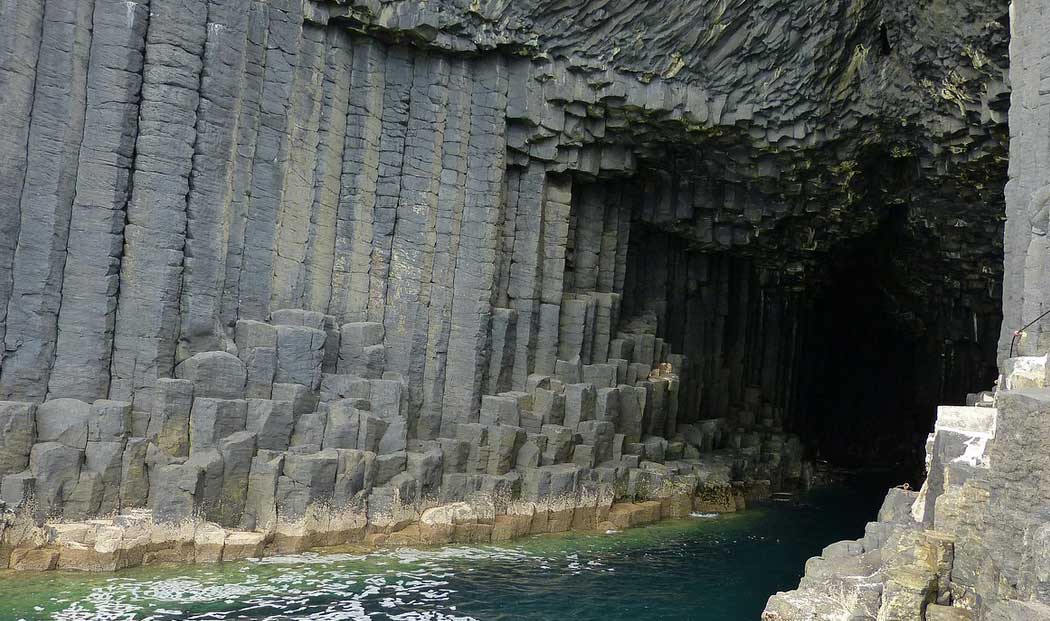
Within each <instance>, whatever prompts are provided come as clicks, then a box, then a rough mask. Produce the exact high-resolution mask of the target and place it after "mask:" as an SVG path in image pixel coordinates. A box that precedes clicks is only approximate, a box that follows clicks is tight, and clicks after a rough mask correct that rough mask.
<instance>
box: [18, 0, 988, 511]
mask: <svg viewBox="0 0 1050 621" xmlns="http://www.w3.org/2000/svg"><path fill="white" fill-rule="evenodd" d="M570 5H571V6H570ZM665 5H666V3H663V2H656V1H654V0H629V1H624V2H618V3H605V2H580V3H568V4H565V3H551V2H541V1H538V0H537V1H532V0H530V1H526V2H513V3H508V2H497V1H492V2H473V3H466V2H461V1H459V0H447V1H443V2H429V3H420V2H414V1H406V0H390V1H387V0H351V1H347V0H338V1H336V0H332V1H321V0H149V1H148V2H147V1H145V0H139V1H136V2H123V1H120V2H117V1H116V0H88V1H83V0H78V1H73V0H48V1H46V2H45V1H44V0H12V1H9V2H5V3H3V4H2V6H0V86H2V89H3V92H4V96H3V98H2V100H0V112H2V114H0V139H2V140H0V143H3V146H0V149H2V151H0V156H2V157H0V341H2V342H3V351H2V357H0V399H3V400H4V401H3V403H4V404H5V405H4V406H3V409H4V412H5V416H6V419H7V422H6V423H5V425H7V427H5V428H7V429H10V433H7V434H5V437H4V442H5V445H4V446H5V449H4V453H3V454H0V460H2V461H0V463H2V465H3V471H2V474H3V490H2V495H3V499H4V501H5V503H7V505H8V506H9V507H12V508H17V507H21V508H24V509H26V510H30V513H32V514H33V517H35V518H38V519H44V518H56V517H59V518H66V519H77V520H79V519H83V518H85V517H91V516H93V515H98V514H111V513H113V512H115V511H123V510H126V509H130V508H139V507H144V506H149V507H150V508H152V510H153V515H154V518H155V519H157V520H158V521H180V520H181V521H184V520H189V519H192V518H195V517H203V518H205V519H208V520H212V521H214V522H217V523H219V524H220V525H221V526H222V527H225V528H235V527H236V528H244V529H249V530H250V529H253V528H257V529H261V530H265V531H267V532H272V529H273V528H276V526H274V525H275V524H279V523H284V522H287V521H288V520H293V521H294V520H296V519H299V518H301V517H302V515H304V514H305V513H307V512H308V511H307V509H308V508H310V507H318V506H330V505H333V504H334V505H336V508H337V509H344V508H346V507H349V506H353V507H355V508H356V509H360V510H361V511H364V513H365V515H366V516H368V515H369V514H370V513H375V514H376V515H378V513H376V512H377V511H379V512H380V513H382V511H386V510H387V509H375V508H376V507H380V508H382V507H386V506H387V505H390V504H391V503H393V504H395V505H398V506H401V505H405V506H407V507H408V508H409V509H408V510H409V511H410V512H411V511H416V512H418V511H421V510H423V509H424V508H425V507H426V503H428V502H436V501H437V500H442V501H456V500H460V499H462V498H464V497H465V496H468V495H469V494H471V493H484V494H488V495H490V496H492V495H495V496H500V495H505V494H510V495H511V496H513V497H515V498H520V497H529V493H532V495H533V496H535V497H539V496H542V497H543V498H552V497H558V498H561V497H563V496H565V497H571V498H573V499H574V500H573V502H575V499H578V498H579V497H581V494H582V495H583V496H585V497H587V498H592V497H597V496H596V494H595V493H592V492H593V490H591V489H590V487H588V486H591V485H592V484H599V483H600V486H604V487H602V489H604V490H606V491H608V492H609V493H608V494H606V493H604V492H603V497H604V496H610V494H611V496H610V497H615V498H619V499H646V498H650V497H651V496H652V495H653V493H655V492H651V490H650V488H649V487H647V486H646V485H642V486H641V488H639V487H638V486H637V485H635V486H634V487H630V485H631V481H635V483H637V482H638V481H639V480H645V481H648V479H649V477H650V476H651V473H652V472H657V474H658V475H659V476H660V477H664V476H665V475H666V476H668V477H669V476H672V475H673V476H678V475H684V476H689V475H690V474H691V473H695V472H704V471H705V470H704V469H705V468H706V467H707V465H706V463H705V461H704V460H703V459H701V457H704V454H707V453H710V456H708V458H709V459H711V460H713V461H714V463H716V464H717V465H718V468H717V470H718V474H717V476H712V477H711V481H713V483H712V485H714V487H715V488H716V489H718V490H722V491H720V492H718V493H720V494H722V495H723V499H722V500H723V502H722V504H724V505H726V506H729V505H734V506H735V504H734V502H733V500H732V499H733V497H734V495H735V496H741V497H742V492H740V491H739V490H737V491H736V492H732V491H730V492H726V491H725V490H727V489H729V490H732V489H734V488H732V487H731V485H730V484H731V483H732V482H733V481H737V482H740V483H741V484H742V482H743V481H745V480H748V479H750V480H751V481H752V482H754V481H769V483H768V484H758V487H760V488H761V487H763V486H765V488H766V489H769V488H771V487H778V486H780V485H781V484H790V483H791V482H793V481H794V480H797V479H800V478H802V476H803V472H802V465H801V460H800V455H799V452H800V447H799V441H798V439H797V437H796V436H793V435H792V434H790V433H789V432H790V431H791V430H792V428H793V425H794V423H793V421H794V420H797V417H798V414H799V411H801V410H804V409H805V407H804V406H805V404H804V403H802V402H801V401H800V399H799V397H798V390H797V389H798V387H799V385H800V382H801V381H802V379H803V378H804V377H806V376H805V373H806V372H807V367H806V365H805V364H803V356H802V355H801V354H802V353H803V352H805V351H806V348H807V344H808V343H809V342H810V341H808V340H807V339H808V338H809V336H808V335H809V332H811V330H810V331H807V328H806V326H807V325H811V324H812V316H811V314H810V313H809V309H810V307H811V306H812V302H813V299H814V296H815V295H816V292H817V291H819V290H820V288H821V287H822V286H824V285H825V284H826V283H827V282H828V281H829V280H830V276H829V272H830V270H829V267H828V265H829V264H830V263H833V262H834V259H835V257H836V256H837V255H836V252H838V251H840V250H841V249H842V247H843V246H848V245H849V244H851V243H852V242H854V241H855V240H857V239H859V238H862V237H864V236H865V235H869V234H870V233H871V232H872V231H873V230H875V229H877V228H878V227H879V226H882V225H883V224H884V223H885V222H886V221H887V218H888V216H887V214H888V213H889V212H891V211H893V210H894V209H897V210H898V211H900V210H903V211H904V212H906V214H905V217H904V219H903V220H904V223H903V225H902V227H901V230H902V231H903V233H902V235H904V236H905V237H906V238H907V239H908V240H910V242H911V245H910V246H909V250H911V251H913V254H910V255H908V258H910V259H912V260H913V261H912V264H911V265H909V266H908V269H906V270H904V269H903V268H902V271H904V272H906V273H907V283H906V286H904V287H903V288H904V289H905V290H906V294H903V295H902V296H901V297H902V298H903V299H905V302H904V303H903V304H902V306H909V305H913V304H914V305H918V306H919V310H918V311H916V312H917V313H918V314H919V315H920V317H919V322H920V323H921V322H922V320H923V319H925V320H927V321H931V320H932V319H931V318H936V317H941V316H943V315H945V314H951V315H952V316H954V317H962V318H963V319H964V320H965V321H962V322H955V323H953V324H952V326H951V328H950V329H948V330H946V331H945V334H944V337H945V338H944V339H940V337H941V334H938V335H937V336H938V339H940V340H941V341H942V343H941V344H940V345H938V346H937V347H943V348H944V349H935V350H934V351H933V352H932V353H931V356H933V357H937V356H939V355H941V354H942V353H944V352H945V351H948V352H949V353H951V350H950V347H951V346H950V345H944V343H948V342H950V341H952V340H959V339H962V338H964V337H965V338H967V339H969V338H971V330H970V327H969V326H970V321H969V320H970V319H972V322H973V325H974V326H976V325H977V324H978V322H980V324H981V325H982V326H984V325H991V324H993V323H995V321H996V320H997V315H996V313H997V312H998V311H997V290H996V286H997V285H996V283H997V281H998V278H999V264H998V249H997V246H996V244H997V239H998V238H999V237H1000V234H999V226H1000V223H999V221H998V220H997V217H996V216H997V213H998V211H999V210H1000V208H1001V199H1000V198H999V192H998V188H999V187H1000V186H1001V182H1002V177H1003V170H1002V157H1003V149H1004V130H1005V123H1004V118H1003V107H1004V104H1005V95H1006V87H1005V80H1004V77H1003V70H1004V67H1005V41H1006V33H1005V32H1004V28H1003V24H1002V22H1001V20H1002V17H1003V15H1004V14H1005V5H1004V4H1003V3H1002V2H981V1H978V0H967V1H965V2H959V3H953V4H952V6H950V7H946V6H941V5H939V4H938V5H937V6H929V7H927V6H913V3H904V2H896V1H892V2H891V1H878V0H866V1H862V2H857V3H853V4H852V5H851V8H849V9H847V8H845V7H844V6H841V5H840V3H832V2H824V1H822V0H813V1H812V2H808V3H807V10H806V11H796V10H794V9H785V6H784V5H783V4H782V3H778V2H767V3H753V2H743V1H741V2H733V3H706V2H697V3H685V4H684V5H682V6H676V7H674V8H673V9H671V10H670V11H668V10H667V7H666V6H665ZM902 206H903V207H902ZM945 272H946V273H947V276H946V275H945ZM917 300H921V301H922V302H921V304H920V303H919V302H917ZM990 308H991V309H992V310H989V309H990ZM902 315H908V312H903V313H902ZM807 322H808V323H807ZM972 332H973V334H972V338H973V339H974V340H978V339H979V338H980V339H983V336H981V337H978V335H977V333H978V332H980V333H981V334H982V335H983V333H984V332H985V330H983V329H982V330H978V329H977V328H976V327H974V329H973V331H972ZM973 375H975V376H976V375H979V372H974V373H973ZM599 412H602V414H601V416H599ZM720 450H724V451H729V452H728V453H723V454H717V451H720ZM727 462H731V463H732V464H733V465H732V467H726V463H727ZM544 468H552V469H553V470H550V471H548V470H543V469H544ZM536 472H539V473H540V474H538V475H537V474H535V473H536ZM544 473H546V474H544ZM555 474H557V475H558V477H561V478H560V479H558V480H559V481H560V483H559V484H558V485H554V484H551V486H550V487H549V489H548V487H543V486H546V485H547V483H546V482H547V481H548V478H549V477H554V476H555ZM548 475H549V477H548ZM536 476H538V477H539V479H538V480H540V481H541V483H537V485H540V486H541V487H542V489H543V491H542V493H541V492H540V491H536V490H533V491H532V492H528V491H527V488H528V485H527V484H526V483H527V482H528V481H530V480H532V479H530V478H529V477H536ZM705 481H706V480H705ZM705 481H701V482H705ZM523 485H524V486H525V487H524V488H523ZM698 485H699V483H698ZM658 487H660V486H654V489H655V488H658ZM376 490H378V492H377V491H376ZM609 490H612V491H609ZM435 499H437V500H435ZM727 499H728V500H727ZM373 501H374V503H373ZM395 501H396V502H395ZM354 503H358V504H354ZM360 503H365V504H364V505H362V504H360ZM365 505H367V506H365ZM367 519H368V520H369V521H371V517H368V518H367ZM268 529H269V530H268Z"/></svg>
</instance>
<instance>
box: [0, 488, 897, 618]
mask: <svg viewBox="0 0 1050 621" xmlns="http://www.w3.org/2000/svg"><path fill="white" fill-rule="evenodd" d="M880 496H881V493H880V492H879V490H878V489H877V488H873V487H872V486H871V485H870V484H865V483H864V482H861V483H855V484H853V485H852V486H840V487H835V488H828V489H823V490H820V491H817V492H812V493H810V494H808V495H806V496H803V497H800V498H799V499H798V501H797V502H792V503H772V504H768V505H763V506H760V507H757V508H755V509H753V510H750V511H747V512H744V513H741V514H737V515H729V516H717V517H713V516H703V517H695V518H692V519H690V520H685V521H679V522H665V523H661V524H658V525H655V526H651V527H647V528H639V529H633V530H629V531H624V532H621V533H614V534H594V533H590V534H579V533H574V534H565V535H557V536H541V537H533V538H528V539H523V540H518V541H515V542H511V543H509V544H506V545H499V546H495V545H494V546H482V547H459V546H452V547H446V548H437V549H430V550H421V551H416V550H394V551H384V552H377V553H369V554H334V555H316V554H306V555H295V556H287V557H278V558H271V559H265V560H260V561H249V562H243V563H228V564H222V565H211V566H207V565H202V566H189V567H186V566H183V567H168V568H165V567H160V568H141V569H135V570H128V571H125V572H120V573H118V574H109V575H85V574H72V573H64V572H59V573H48V574H35V575H29V574H15V573H6V574H0V619H3V620H4V621H7V620H11V621H14V620H19V619H24V620H25V621H30V620H43V619H54V620H60V621H82V620H88V619H90V620H100V621H101V620H106V621H117V620H120V621H132V620H136V621H140V620H141V621H146V620H149V621H172V620H176V619H195V620H212V619H214V620H219V619H223V620H227V619H260V620H268V621H278V620H281V621H283V620H291V619H310V620H325V621H343V620H349V619H406V620H407V619H429V620H445V619H484V620H489V619H496V620H504V619H572V620H576V621H580V620H588V619H595V620H601V621H612V620H618V619H625V620H626V619H631V620H636V619H696V620H736V619H757V618H758V616H759V614H760V612H761V611H762V608H763V606H764V604H765V601H766V599H767V598H768V597H769V595H770V594H771V593H773V592H775V591H777V590H784V589H789V588H793V587H794V586H795V585H796V584H797V582H798V579H799V577H800V576H801V572H802V568H803V563H804V562H805V560H806V559H807V558H808V557H810V556H813V555H816V554H818V553H819V552H820V550H821V548H822V547H823V546H824V545H827V544H828V543H831V542H833V541H837V540H839V539H843V538H847V537H849V538H855V537H859V536H860V535H861V534H862V533H863V527H864V523H865V522H866V521H868V520H870V519H874V513H875V511H876V510H877V506H878V502H879V499H880Z"/></svg>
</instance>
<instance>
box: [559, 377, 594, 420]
mask: <svg viewBox="0 0 1050 621" xmlns="http://www.w3.org/2000/svg"><path fill="white" fill-rule="evenodd" d="M595 397H596V393H595V390H594V385H593V384H568V385H566V386H565V426H566V427H568V428H569V429H576V427H577V426H578V425H579V424H580V423H581V422H583V421H588V420H594V404H595Z"/></svg>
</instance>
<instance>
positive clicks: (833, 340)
mask: <svg viewBox="0 0 1050 621" xmlns="http://www.w3.org/2000/svg"><path fill="white" fill-rule="evenodd" d="M904 217H905V216H904V210H903V209H896V210H894V211H893V212H891V217H890V218H888V219H887V221H885V222H884V223H883V224H882V225H881V226H880V227H879V228H878V229H877V230H876V231H875V232H873V233H871V234H869V235H867V236H865V237H863V238H861V239H859V240H856V241H855V242H853V243H851V244H849V245H848V247H846V248H845V249H842V250H840V251H838V252H835V253H833V255H832V257H831V258H830V260H829V262H828V266H827V269H828V275H827V277H826V282H825V284H824V285H823V286H822V287H820V289H818V292H817V294H816V295H815V299H814V301H813V310H812V321H813V323H814V325H813V330H812V338H811V342H812V345H811V347H810V350H809V352H808V353H807V356H806V360H805V364H807V366H808V367H809V369H808V371H809V373H808V376H809V381H807V382H805V383H804V385H803V386H801V387H800V390H801V391H802V397H801V399H800V401H801V404H800V405H801V407H800V408H799V410H798V421H797V425H796V427H797V430H798V432H799V433H800V434H802V435H803V436H804V437H806V438H807V439H808V442H809V444H810V445H811V447H812V448H813V450H814V451H815V453H816V456H817V457H819V458H823V459H826V460H828V461H830V462H832V463H835V464H838V465H843V466H850V467H863V466H871V465H875V464H878V465H880V466H883V467H890V468H892V469H895V470H900V471H901V474H902V475H907V476H911V474H912V471H913V470H914V469H915V468H916V467H917V466H921V463H922V448H923V445H924V442H923V438H925V436H926V434H927V433H928V432H929V429H930V425H931V424H932V420H933V417H934V413H935V409H936V406H937V404H938V403H939V402H940V401H939V399H940V398H941V396H942V393H943V392H944V388H945V386H943V374H942V373H941V370H940V368H941V367H942V365H941V364H937V365H936V367H935V368H934V369H926V368H924V365H923V364H922V362H923V360H924V358H925V356H923V355H922V354H923V351H924V348H928V347H929V346H930V345H931V344H932V343H931V342H930V341H931V339H932V338H936V336H935V335H934V334H931V330H932V331H933V332H936V331H937V330H936V327H935V326H928V325H926V323H925V322H924V321H923V320H922V319H920V318H919V317H918V316H917V315H916V312H915V310H916V309H915V302H916V300H915V299H914V296H913V295H912V294H911V293H910V292H909V291H908V288H907V286H906V284H905V282H904V280H905V279H906V274H905V273H902V271H901V268H902V267H904V268H905V269H906V267H907V265H906V263H905V264H904V265H901V263H900V262H899V261H898V259H899V258H900V257H901V255H900V253H901V252H902V251H903V250H904V248H902V243H901V235H902V231H903V226H902V220H903V218H904ZM938 362H940V361H938ZM943 396H946V397H948V398H949V400H950V401H952V400H958V399H965V393H963V394H962V395H950V396H949V395H943ZM931 398H933V400H932V401H931V400H930V399H931Z"/></svg>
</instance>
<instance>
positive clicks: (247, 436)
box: [209, 431, 256, 528]
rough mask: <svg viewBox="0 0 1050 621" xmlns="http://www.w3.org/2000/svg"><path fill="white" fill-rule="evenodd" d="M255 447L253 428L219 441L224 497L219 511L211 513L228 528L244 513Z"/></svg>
mask: <svg viewBox="0 0 1050 621" xmlns="http://www.w3.org/2000/svg"><path fill="white" fill-rule="evenodd" d="M255 448H256V435H255V433H253V432H251V431H239V432H237V433H234V434H232V435H230V436H227V437H225V438H223V439H222V440H221V441H219V444H218V449H219V453H220V454H221V455H222V497H221V498H220V499H219V505H218V507H217V509H216V512H215V514H214V515H211V516H209V517H210V518H211V519H212V520H214V521H215V522H218V523H219V524H220V525H222V526H225V527H227V528H233V527H236V526H237V525H238V523H240V521H241V515H242V514H243V513H244V507H245V502H246V500H247V497H248V483H249V475H250V473H251V467H252V459H253V457H254V455H255Z"/></svg>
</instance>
